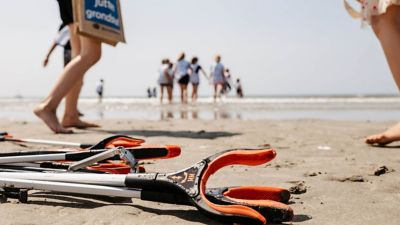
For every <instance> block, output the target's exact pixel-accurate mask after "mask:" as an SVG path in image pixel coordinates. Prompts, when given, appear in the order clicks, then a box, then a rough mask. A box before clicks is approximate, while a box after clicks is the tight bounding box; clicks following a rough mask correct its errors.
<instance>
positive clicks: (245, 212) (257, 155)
mask: <svg viewBox="0 0 400 225" xmlns="http://www.w3.org/2000/svg"><path fill="white" fill-rule="evenodd" d="M275 156H276V152H275V151H274V150H272V149H263V150H235V151H228V152H226V153H224V154H222V155H220V156H218V157H217V158H215V159H214V160H212V161H211V162H210V163H209V164H208V167H207V168H206V170H205V171H204V173H203V175H202V177H201V179H200V180H201V183H200V196H201V200H202V201H203V202H204V203H205V204H203V205H204V206H207V207H208V208H209V209H211V210H213V211H215V212H216V213H220V214H225V215H226V214H227V215H234V216H239V217H243V218H244V219H249V220H253V221H254V222H255V223H257V221H258V223H260V224H266V223H267V219H266V218H265V217H264V216H263V215H261V213H260V212H258V211H256V210H254V209H252V208H250V207H248V206H243V205H239V204H238V205H218V204H215V203H212V202H211V201H209V200H208V199H207V197H206V184H207V181H208V179H209V177H210V176H211V175H213V174H214V173H215V172H217V171H218V170H219V169H221V168H223V167H226V166H230V165H248V166H257V165H261V164H264V163H267V162H269V161H271V160H272V159H274V158H275ZM206 210H207V209H206Z"/></svg>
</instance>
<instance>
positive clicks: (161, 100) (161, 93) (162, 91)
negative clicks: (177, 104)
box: [160, 85, 164, 103]
mask: <svg viewBox="0 0 400 225" xmlns="http://www.w3.org/2000/svg"><path fill="white" fill-rule="evenodd" d="M163 98H164V86H163V85H160V103H162V102H163Z"/></svg>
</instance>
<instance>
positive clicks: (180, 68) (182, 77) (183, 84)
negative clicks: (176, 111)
mask: <svg viewBox="0 0 400 225" xmlns="http://www.w3.org/2000/svg"><path fill="white" fill-rule="evenodd" d="M190 73H191V69H190V63H189V62H188V61H186V60H185V53H183V52H182V53H181V54H180V55H179V57H178V61H177V62H176V65H175V77H176V79H178V84H179V87H180V89H181V102H182V103H183V104H186V103H187V102H188V94H187V87H188V84H189V81H190V76H189V74H190Z"/></svg>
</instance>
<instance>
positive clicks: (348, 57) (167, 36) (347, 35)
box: [0, 0, 398, 97]
mask: <svg viewBox="0 0 400 225" xmlns="http://www.w3.org/2000/svg"><path fill="white" fill-rule="evenodd" d="M121 4H122V14H123V19H124V26H125V32H126V39H127V43H126V44H119V45H118V46H117V47H115V48H114V47H110V46H107V45H103V57H102V59H101V61H100V62H99V63H98V64H97V65H96V66H95V67H94V68H93V69H91V70H90V71H89V72H88V73H87V74H86V76H85V84H84V87H83V90H82V96H86V97H91V96H95V87H96V84H97V82H98V80H99V79H100V78H103V79H104V80H105V95H106V96H144V95H145V92H146V88H147V87H149V86H152V87H154V86H156V85H157V78H158V72H157V71H158V68H159V65H160V61H161V59H162V58H165V57H169V58H171V59H173V60H175V59H176V58H177V56H178V54H179V52H181V51H184V52H185V53H186V55H187V56H188V57H189V58H191V57H192V56H197V57H199V59H200V64H201V65H202V66H203V68H205V69H206V71H207V72H208V71H209V68H210V65H211V63H212V62H213V58H214V56H215V55H216V54H221V55H222V62H223V63H224V64H225V66H226V67H228V68H230V70H231V72H232V75H233V76H234V78H240V79H241V80H242V83H243V87H244V92H245V94H247V95H330V94H334V95H347V94H357V95H358V94H397V92H398V91H397V88H396V87H395V84H394V82H393V79H392V76H391V74H390V71H389V69H388V66H387V64H386V61H385V58H384V55H383V52H382V50H381V47H380V45H379V42H378V41H377V39H376V37H375V36H374V35H373V33H372V31H371V29H370V28H369V27H366V28H361V23H360V22H359V21H357V20H354V19H352V18H351V17H350V16H349V15H348V14H347V12H346V11H345V10H344V8H343V3H342V1H341V0H324V1H321V0H279V1H275V0H274V1H273V0H201V1H200V0H184V1H183V0H168V1H166V0H121ZM4 9H6V10H4ZM60 23H61V20H60V17H59V11H58V4H57V1H55V0H40V1H37V0H36V1H32V0H13V1H6V2H3V10H2V13H1V14H0V24H1V28H2V31H1V35H0V40H1V41H0V78H1V81H0V97H13V96H16V95H22V96H31V97H44V96H46V95H47V94H48V93H49V91H50V90H51V88H52V86H53V85H54V83H55V81H56V79H57V78H58V77H59V75H60V73H61V71H62V49H61V48H58V49H57V50H56V51H55V52H54V54H53V56H52V58H51V60H50V65H49V66H48V67H47V68H43V67H42V61H43V59H44V57H45V55H46V52H47V50H48V48H49V47H50V44H51V42H52V40H53V38H54V36H55V34H56V33H57V29H58V26H59V25H60ZM177 93H178V91H177V90H175V94H177ZM210 93H211V86H210V85H209V84H208V82H207V81H206V80H205V79H203V80H202V83H201V86H200V95H209V94H210Z"/></svg>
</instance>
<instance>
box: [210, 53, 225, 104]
mask: <svg viewBox="0 0 400 225" xmlns="http://www.w3.org/2000/svg"><path fill="white" fill-rule="evenodd" d="M224 72H225V68H224V65H222V63H221V56H220V55H217V56H216V57H215V63H214V65H212V66H211V73H210V74H211V78H212V79H213V84H214V102H215V101H216V100H217V98H220V97H221V93H222V91H223V89H224V85H225V74H224Z"/></svg>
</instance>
